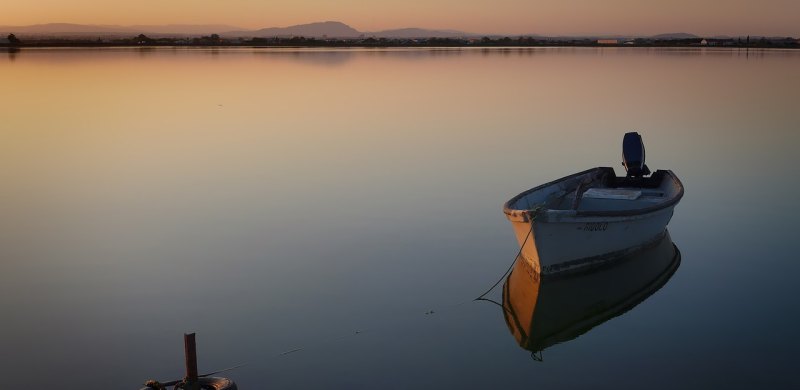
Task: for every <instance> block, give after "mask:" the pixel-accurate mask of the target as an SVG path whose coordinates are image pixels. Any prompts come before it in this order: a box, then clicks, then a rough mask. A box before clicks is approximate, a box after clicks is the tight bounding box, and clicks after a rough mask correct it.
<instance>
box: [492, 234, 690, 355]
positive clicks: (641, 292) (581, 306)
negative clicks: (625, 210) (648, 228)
mask: <svg viewBox="0 0 800 390" xmlns="http://www.w3.org/2000/svg"><path fill="white" fill-rule="evenodd" d="M680 262H681V254H680V251H679V250H678V248H677V247H676V246H675V245H674V244H673V243H672V239H671V238H670V236H669V232H665V233H664V235H663V237H662V238H661V239H659V240H657V241H655V242H653V243H652V244H650V245H648V246H647V247H645V248H642V249H641V250H639V251H636V252H634V253H629V254H626V255H624V256H620V257H619V258H617V259H614V261H611V262H608V263H606V265H604V266H603V267H602V268H596V269H594V270H591V271H586V272H582V273H580V274H573V275H565V276H560V277H553V278H550V277H547V276H545V277H541V276H540V274H539V273H537V272H536V271H535V269H536V268H535V267H534V265H533V264H530V263H529V262H528V261H527V260H526V259H525V258H524V257H518V258H517V260H516V263H515V264H514V267H513V270H512V271H511V274H510V275H508V278H506V281H505V284H503V309H504V310H503V314H504V316H505V320H506V324H507V325H508V329H509V330H510V331H511V333H512V334H513V335H514V338H516V339H517V342H518V343H519V345H520V346H521V347H522V348H525V349H527V350H530V351H532V352H534V353H535V352H541V351H542V350H544V349H546V348H548V347H550V346H552V345H554V344H558V343H563V342H566V341H569V340H572V339H574V338H576V337H578V336H580V335H582V334H584V333H586V332H588V331H589V330H591V329H592V328H594V327H595V326H597V325H600V324H602V323H604V322H606V321H608V320H609V319H611V318H614V317H616V316H618V315H621V314H623V313H625V312H627V311H628V310H630V309H632V308H633V307H635V306H636V305H638V304H639V303H641V302H642V301H644V300H645V299H647V297H649V296H650V295H652V294H653V293H655V292H656V291H658V290H659V289H660V288H661V287H662V286H664V285H665V284H666V283H667V281H668V280H669V279H670V277H671V276H672V274H674V273H675V270H677V269H678V265H679V264H680ZM533 357H534V358H537V356H536V355H535V354H534V355H533ZM537 359H540V357H538V358H537Z"/></svg>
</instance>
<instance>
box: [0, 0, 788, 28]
mask: <svg viewBox="0 0 800 390" xmlns="http://www.w3.org/2000/svg"><path fill="white" fill-rule="evenodd" d="M325 20H336V21H341V22H344V23H347V24H349V25H351V26H352V27H354V28H355V29H357V30H360V31H377V30H383V29H391V28H401V27H423V28H435V29H456V30H462V31H466V32H472V33H498V34H528V33H537V34H545V35H558V34H565V35H569V34H585V33H592V34H640V35H646V34H658V33H665V32H690V33H695V34H700V35H715V34H727V35H745V34H750V35H777V36H800V27H799V26H800V1H798V0H763V1H753V0H728V1H720V0H692V1H690V0H672V1H651V0H605V1H598V0H562V1H553V0H551V1H531V0H476V1H468V2H464V1H459V0H428V1H424V2H421V1H420V2H416V3H410V2H408V1H405V0H382V1H375V0H372V1H369V0H337V1H329V0H327V1H323V0H271V1H266V0H169V1H156V0H136V1H130V0H125V1H119V0H71V1H64V0H35V1H8V2H4V4H3V7H2V13H0V25H28V24H38V23H53V22H63V23H80V24H122V25H130V24H167V23H182V24H212V23H213V24H231V25H235V26H240V27H244V28H262V27H282V26H288V25H293V24H301V23H309V22H316V21H325Z"/></svg>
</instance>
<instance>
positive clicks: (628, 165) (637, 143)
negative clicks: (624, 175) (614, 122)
mask: <svg viewBox="0 0 800 390" xmlns="http://www.w3.org/2000/svg"><path fill="white" fill-rule="evenodd" d="M622 166H624V167H625V171H627V172H628V177H642V176H645V175H649V174H650V169H649V168H647V165H645V163H644V142H643V141H642V136H641V135H639V133H637V132H635V131H632V132H630V133H625V137H624V138H622Z"/></svg>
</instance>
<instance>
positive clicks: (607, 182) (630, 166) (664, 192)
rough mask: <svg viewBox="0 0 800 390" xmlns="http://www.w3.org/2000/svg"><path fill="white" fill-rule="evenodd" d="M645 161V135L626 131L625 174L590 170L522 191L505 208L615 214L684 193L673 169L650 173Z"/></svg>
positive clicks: (651, 205) (603, 168) (637, 208)
mask: <svg viewBox="0 0 800 390" xmlns="http://www.w3.org/2000/svg"><path fill="white" fill-rule="evenodd" d="M644 160H645V150H644V143H643V142H642V137H641V136H640V135H639V133H636V132H630V133H626V134H625V137H624V138H623V142H622V166H623V167H625V171H626V175H625V176H617V175H616V173H615V172H614V169H613V168H608V167H600V168H594V169H590V170H588V171H584V172H581V173H576V174H574V175H571V176H567V177H565V178H563V179H560V180H556V181H554V182H550V183H547V184H543V185H541V186H538V187H536V188H533V189H530V190H528V191H526V192H523V193H522V194H519V195H517V196H516V197H514V198H512V199H511V200H510V201H509V202H508V203H507V204H506V208H507V209H510V210H531V209H533V208H536V207H543V208H544V209H547V210H564V211H566V210H574V211H578V212H589V213H593V212H598V213H614V212H624V211H635V210H639V209H649V208H652V207H657V206H658V205H659V204H661V203H667V202H671V201H675V200H676V198H679V197H680V196H681V195H682V194H683V185H682V184H681V182H680V180H678V178H677V177H676V176H675V174H673V173H672V171H665V170H658V171H656V172H654V173H653V174H652V175H650V169H649V168H648V167H647V165H646V164H645V161H644Z"/></svg>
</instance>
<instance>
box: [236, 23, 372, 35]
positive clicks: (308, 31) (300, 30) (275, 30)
mask: <svg viewBox="0 0 800 390" xmlns="http://www.w3.org/2000/svg"><path fill="white" fill-rule="evenodd" d="M361 34H362V33H361V32H360V31H358V30H356V29H354V28H352V27H350V26H348V25H346V24H344V23H342V22H333V21H328V22H317V23H307V24H298V25H294V26H289V27H269V28H262V29H260V30H249V31H248V30H244V31H228V32H225V33H222V34H221V35H223V36H227V37H262V38H269V37H308V38H311V37H323V36H327V37H330V38H355V37H358V36H360V35H361Z"/></svg>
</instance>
